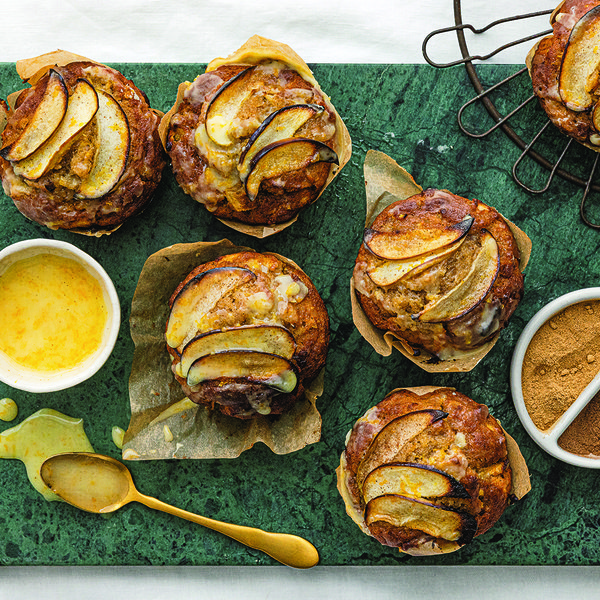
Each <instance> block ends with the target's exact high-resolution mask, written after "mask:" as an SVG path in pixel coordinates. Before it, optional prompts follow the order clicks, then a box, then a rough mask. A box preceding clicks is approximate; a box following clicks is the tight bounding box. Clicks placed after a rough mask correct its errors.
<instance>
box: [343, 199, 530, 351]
mask: <svg viewBox="0 0 600 600" xmlns="http://www.w3.org/2000/svg"><path fill="white" fill-rule="evenodd" d="M353 278H354V286H355V290H356V293H357V297H358V300H359V301H360V304H361V306H362V308H363V310H364V311H365V313H366V315H367V317H368V318H369V320H370V321H371V322H372V323H373V324H374V325H375V326H376V327H378V328H379V329H382V330H384V331H391V332H393V333H394V334H395V335H397V336H398V337H400V338H401V339H402V340H404V341H405V342H406V343H407V344H408V345H409V346H410V347H411V348H412V349H413V351H415V352H419V351H420V350H426V351H427V352H429V353H431V354H432V355H434V357H437V358H438V359H440V360H447V359H452V358H457V357H460V356H462V355H464V354H465V353H467V352H469V351H470V350H472V349H474V348H477V347H479V346H481V345H482V344H484V343H485V342H487V341H488V340H490V339H491V338H493V336H494V335H496V334H497V333H498V331H500V329H502V328H503V327H504V326H505V324H506V322H507V321H508V319H509V317H510V316H511V315H512V313H513V312H514V310H515V308H516V306H517V304H518V302H519V300H520V298H521V296H522V293H523V276H522V274H521V271H520V268H519V249H518V247H517V243H516V241H515V238H514V236H513V234H512V232H511V230H510V228H509V226H508V224H507V223H506V221H505V220H504V219H503V218H502V216H501V215H500V214H499V213H498V212H497V211H496V210H495V209H493V208H491V207H489V206H487V205H485V204H483V203H482V202H479V201H478V200H468V199H466V198H462V197H460V196H457V195H455V194H452V193H450V192H448V191H444V190H433V189H428V190H425V191H424V192H422V193H420V194H417V195H415V196H412V197H410V198H407V199H405V200H398V201H396V202H392V203H391V204H390V205H389V206H387V207H386V208H385V209H384V210H383V211H382V212H381V213H380V214H379V215H378V216H377V217H376V219H375V221H374V222H373V224H372V225H371V227H369V228H367V229H366V230H365V233H364V240H363V244H362V245H361V247H360V250H359V252H358V256H357V259H356V263H355V268H354V275H353Z"/></svg>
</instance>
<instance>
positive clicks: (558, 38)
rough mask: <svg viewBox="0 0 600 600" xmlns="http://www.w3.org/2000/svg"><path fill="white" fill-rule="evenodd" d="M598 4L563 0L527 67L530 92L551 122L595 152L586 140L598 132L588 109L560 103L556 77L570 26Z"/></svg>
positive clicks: (594, 146)
mask: <svg viewBox="0 0 600 600" xmlns="http://www.w3.org/2000/svg"><path fill="white" fill-rule="evenodd" d="M599 4H600V1H599V0H566V1H565V2H564V3H563V6H562V7H560V9H559V10H558V11H557V12H556V14H555V15H554V18H553V21H552V30H553V33H552V35H550V36H548V37H546V38H543V39H542V40H541V41H540V42H539V44H538V46H537V48H536V49H535V51H534V53H533V57H532V58H531V66H530V75H531V81H532V85H533V91H534V93H535V94H536V96H537V97H538V99H539V102H540V106H541V107H542V108H543V110H544V111H545V112H546V114H547V115H548V117H549V118H550V120H551V121H552V123H553V124H554V125H555V126H556V127H558V129H560V131H562V132H563V133H564V134H565V135H568V136H570V137H572V138H574V139H576V140H577V141H578V142H580V143H582V144H584V145H586V146H588V147H590V148H592V149H593V150H596V151H598V147H597V145H594V144H592V143H590V136H592V135H594V134H596V135H597V134H598V132H597V131H596V129H595V128H594V125H593V121H592V116H591V111H583V112H578V111H574V110H570V109H569V108H567V107H566V106H565V105H564V103H563V101H562V99H561V96H560V93H559V91H558V76H559V73H560V68H561V63H562V58H563V54H564V51H565V47H566V45H567V42H568V40H569V35H570V33H571V29H572V28H573V25H575V23H577V21H578V20H579V19H580V18H581V17H582V16H583V15H585V14H586V13H587V12H588V11H589V10H591V9H592V8H594V7H595V6H598V5H599ZM594 94H595V95H597V92H594Z"/></svg>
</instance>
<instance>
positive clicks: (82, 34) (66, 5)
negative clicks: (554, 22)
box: [0, 0, 557, 63]
mask: <svg viewBox="0 0 600 600" xmlns="http://www.w3.org/2000/svg"><path fill="white" fill-rule="evenodd" d="M553 1H554V0H550V2H548V1H547V0H500V1H499V2H490V0H462V2H461V5H462V13H463V20H464V21H465V22H471V23H472V24H473V25H474V26H476V27H482V26H484V25H487V24H488V23H489V22H491V21H493V20H496V19H499V18H503V17H507V16H511V15H515V14H520V13H524V12H530V11H536V10H544V9H547V8H552V5H551V2H553ZM556 1H557V0H556ZM452 7H453V2H452V0H255V1H251V0H170V1H169V0H4V1H3V2H2V21H3V25H4V26H3V28H2V36H1V38H0V49H1V54H0V61H14V60H18V59H19V58H26V57H30V56H37V55H38V54H43V53H45V52H48V51H49V50H54V49H56V48H62V49H65V50H70V51H71V52H75V53H77V54H82V55H84V56H88V57H90V58H93V59H95V60H98V61H100V62H200V63H204V62H208V61H210V60H211V59H212V58H214V57H216V56H224V55H227V54H229V53H230V52H232V51H233V50H235V49H237V48H238V47H239V46H240V45H241V44H242V43H243V42H244V41H245V40H246V39H247V38H249V37H250V36H251V35H253V34H255V33H258V34H260V35H262V36H264V37H269V38H272V39H275V40H278V41H282V42H285V43H287V44H288V45H290V46H291V47H292V48H294V50H296V52H298V53H299V54H300V55H301V56H302V57H303V58H304V60H306V61H307V62H309V63H310V62H347V63H419V62H423V58H422V54H421V43H422V41H423V39H424V37H425V36H426V35H427V34H428V33H429V32H431V31H433V30H434V29H438V28H441V27H445V26H448V25H453V24H454V19H453V8H452ZM538 23H541V25H542V29H544V28H546V25H547V17H544V18H543V19H542V20H541V21H540V20H538ZM523 27H526V28H528V29H529V28H530V27H531V25H530V24H524V23H516V24H511V25H503V26H501V27H500V28H498V29H496V28H495V29H494V30H492V32H490V34H486V35H485V38H484V39H480V40H478V43H479V42H481V43H482V44H485V45H487V46H490V47H491V46H492V45H494V44H495V43H496V42H497V41H499V40H502V43H503V42H504V41H506V40H510V39H513V38H512V36H513V34H515V33H518V32H519V31H520V30H521V29H522V28H523ZM535 30H536V29H535V27H534V29H533V31H535ZM435 49H436V58H438V57H442V59H443V57H448V58H449V59H451V58H456V57H457V56H458V46H457V44H456V36H455V35H454V34H449V35H447V36H445V37H444V38H443V39H442V38H440V40H439V44H436V48H435ZM442 59H440V60H442ZM497 60H498V61H499V62H507V63H512V62H522V60H523V49H517V50H515V51H511V52H510V53H503V54H502V55H501V56H500V57H499V58H498V59H497Z"/></svg>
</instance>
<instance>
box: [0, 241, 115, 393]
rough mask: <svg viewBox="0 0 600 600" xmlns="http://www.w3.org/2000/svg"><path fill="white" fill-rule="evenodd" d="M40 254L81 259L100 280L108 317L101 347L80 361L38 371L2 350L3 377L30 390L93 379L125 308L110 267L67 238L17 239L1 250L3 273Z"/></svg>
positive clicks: (51, 389)
mask: <svg viewBox="0 0 600 600" xmlns="http://www.w3.org/2000/svg"><path fill="white" fill-rule="evenodd" d="M37 254H55V255H58V256H64V257H67V258H70V259H73V260H75V261H77V262H78V263H79V264H81V265H83V266H84V267H85V269H86V270H87V272H88V273H90V274H91V275H92V276H93V277H94V278H95V279H96V280H97V281H98V283H99V284H100V286H101V288H102V290H103V293H104V301H105V303H106V307H107V309H108V319H107V323H106V326H105V329H104V335H103V337H102V343H101V344H100V347H99V348H98V349H97V350H96V352H94V353H93V354H92V355H91V356H90V357H88V358H87V359H86V360H85V361H84V362H83V363H81V364H80V365H78V366H76V367H74V368H72V369H69V370H66V371H58V372H52V373H50V374H46V373H42V372H36V371H33V370H31V369H27V368H23V367H20V366H19V365H17V364H16V363H15V362H14V361H12V360H11V359H10V358H9V357H8V356H6V355H5V354H4V353H1V352H0V381H3V382H4V383H6V384H8V385H10V386H11V387H14V388H17V389H20V390H24V391H27V392H36V393H40V392H55V391H57V390H63V389H66V388H69V387H72V386H74V385H77V384H78V383H81V382H82V381H85V380H86V379H89V378H90V377H91V376H92V375H94V373H96V372H97V371H98V369H100V367H101V366H102V365H103V364H104V363H105V362H106V360H107V359H108V357H109V356H110V354H111V352H112V350H113V348H114V346H115V342H116V341H117V336H118V334H119V328H120V325H121V308H120V305H119V298H118V296H117V292H116V290H115V286H114V285H113V282H112V281H111V279H110V277H109V276H108V275H107V274H106V271H105V270H104V269H103V268H102V267H101V266H100V264H99V263H98V262H97V261H95V260H94V259H93V258H92V257H91V256H89V255H88V254H86V253H85V252H83V251H82V250H80V249H79V248H77V247H75V246H73V245H72V244H69V243H67V242H61V241H58V240H46V239H35V240H25V241H23V242H17V243H16V244H12V245H11V246H7V247H6V248H4V249H3V250H2V251H0V275H1V274H2V273H4V272H5V271H6V269H8V268H9V267H10V265H12V264H13V263H15V262H16V261H18V260H22V259H24V258H29V257H32V256H36V255H37Z"/></svg>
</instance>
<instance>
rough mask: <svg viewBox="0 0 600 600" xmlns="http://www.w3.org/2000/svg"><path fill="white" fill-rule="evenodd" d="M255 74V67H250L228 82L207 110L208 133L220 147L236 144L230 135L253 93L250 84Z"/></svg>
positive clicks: (206, 123) (218, 91) (220, 89)
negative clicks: (243, 107)
mask: <svg viewBox="0 0 600 600" xmlns="http://www.w3.org/2000/svg"><path fill="white" fill-rule="evenodd" d="M253 74H254V67H248V68H247V69H244V70H243V71H240V72H239V73H238V74H237V75H235V76H234V77H232V78H231V79H229V80H228V81H226V82H225V83H224V84H223V85H222V86H221V87H220V88H219V89H218V90H217V93H216V94H215V95H214V97H213V98H212V100H211V101H210V102H209V104H208V107H207V108H206V118H205V122H204V125H205V127H206V133H207V134H208V137H209V138H210V139H211V140H212V141H213V142H215V143H216V144H219V145H220V146H231V145H232V144H233V142H234V140H233V138H232V137H231V135H230V132H231V128H232V127H233V123H234V119H235V117H236V116H237V114H238V113H239V112H240V108H241V106H242V104H244V102H245V101H246V100H247V99H248V97H249V96H250V94H251V93H252V87H251V86H250V85H249V82H250V79H251V78H252V75H253Z"/></svg>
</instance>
